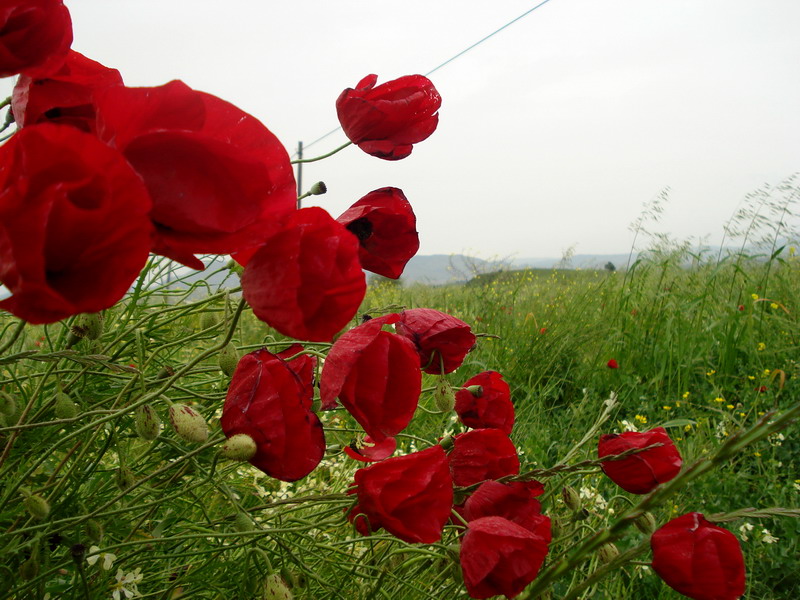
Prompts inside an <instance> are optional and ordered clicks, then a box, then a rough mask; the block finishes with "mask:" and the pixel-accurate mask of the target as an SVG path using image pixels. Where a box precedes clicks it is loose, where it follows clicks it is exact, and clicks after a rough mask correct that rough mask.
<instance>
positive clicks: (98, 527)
mask: <svg viewBox="0 0 800 600" xmlns="http://www.w3.org/2000/svg"><path fill="white" fill-rule="evenodd" d="M83 528H84V530H85V531H86V536H87V537H88V538H89V539H90V540H91V541H92V542H94V543H95V544H99V543H100V542H102V541H103V533H104V531H103V524H102V523H101V522H100V521H98V520H97V519H89V520H88V521H86V523H84V524H83Z"/></svg>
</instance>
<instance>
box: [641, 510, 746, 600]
mask: <svg viewBox="0 0 800 600" xmlns="http://www.w3.org/2000/svg"><path fill="white" fill-rule="evenodd" d="M650 546H651V547H652V549H653V570H654V571H655V572H656V573H658V575H659V577H661V579H663V580H664V582H665V583H666V584H667V585H669V586H670V587H671V588H672V589H674V590H676V591H677V592H680V593H681V594H683V595H684V596H688V597H689V598H693V599H694V600H735V599H736V598H740V597H741V596H742V595H743V594H744V590H745V572H744V557H743V556H742V548H741V546H740V545H739V540H737V539H736V536H735V535H733V534H732V533H731V532H730V531H728V530H727V529H723V528H722V527H718V526H716V525H714V524H713V523H709V522H708V521H707V520H706V519H705V517H704V516H703V515H702V514H700V513H696V512H693V513H688V514H685V515H683V516H681V517H677V518H676V519H672V520H671V521H670V522H669V523H667V524H666V525H664V526H663V527H661V528H660V529H659V530H657V531H656V532H655V533H653V535H652V536H651V538H650Z"/></svg>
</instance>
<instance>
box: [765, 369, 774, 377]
mask: <svg viewBox="0 0 800 600" xmlns="http://www.w3.org/2000/svg"><path fill="white" fill-rule="evenodd" d="M770 373H772V371H770V370H769V369H764V377H767V376H768V375H769V374H770Z"/></svg>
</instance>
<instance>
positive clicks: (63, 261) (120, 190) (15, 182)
mask: <svg viewBox="0 0 800 600" xmlns="http://www.w3.org/2000/svg"><path fill="white" fill-rule="evenodd" d="M150 206H151V205H150V198H149V197H148V195H147V190H146V189H145V188H144V185H143V184H142V182H141V180H140V179H139V177H138V176H137V175H136V173H135V172H134V171H133V170H132V169H131V168H130V166H129V165H128V163H127V162H126V161H125V159H124V158H123V157H122V156H121V155H120V154H119V152H117V151H116V150H114V149H112V148H109V147H108V146H106V145H105V144H103V143H102V142H100V141H98V140H97V139H96V138H94V137H93V136H91V135H89V134H87V133H83V132H81V131H78V130H77V129H75V128H73V127H67V126H64V125H50V124H43V125H34V126H31V127H25V128H24V129H22V130H20V131H19V132H18V133H16V134H15V135H14V136H13V137H12V138H11V139H10V140H8V142H6V143H5V145H3V146H2V147H0V282H2V283H3V284H4V285H5V286H6V287H8V289H9V290H10V291H11V293H12V296H11V297H10V298H7V299H5V300H3V301H0V308H2V309H4V310H7V311H9V312H12V313H14V314H15V315H17V316H18V317H19V318H21V319H25V320H26V321H29V322H31V323H54V322H56V321H60V320H61V319H64V318H66V317H69V316H71V315H76V314H79V313H94V312H98V311H101V310H103V309H106V308H109V307H110V306H112V305H113V304H115V303H116V302H117V301H118V300H119V299H120V298H122V296H123V295H124V294H125V292H127V291H128V289H129V288H130V286H131V284H132V283H133V281H134V280H135V279H136V277H137V276H138V275H139V272H140V271H141V270H142V267H144V264H145V262H146V261H147V257H148V254H149V250H150V243H151V235H152V225H151V224H150V218H149V216H148V212H149V210H150Z"/></svg>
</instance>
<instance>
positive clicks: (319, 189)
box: [308, 181, 328, 196]
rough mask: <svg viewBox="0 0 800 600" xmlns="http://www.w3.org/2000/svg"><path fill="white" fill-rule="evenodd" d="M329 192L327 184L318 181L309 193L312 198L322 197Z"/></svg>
mask: <svg viewBox="0 0 800 600" xmlns="http://www.w3.org/2000/svg"><path fill="white" fill-rule="evenodd" d="M327 191H328V186H327V185H325V182H323V181H318V182H317V183H315V184H314V185H312V186H311V187H310V188H309V189H308V193H309V194H311V195H312V196H321V195H322V194H324V193H326V192H327Z"/></svg>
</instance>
